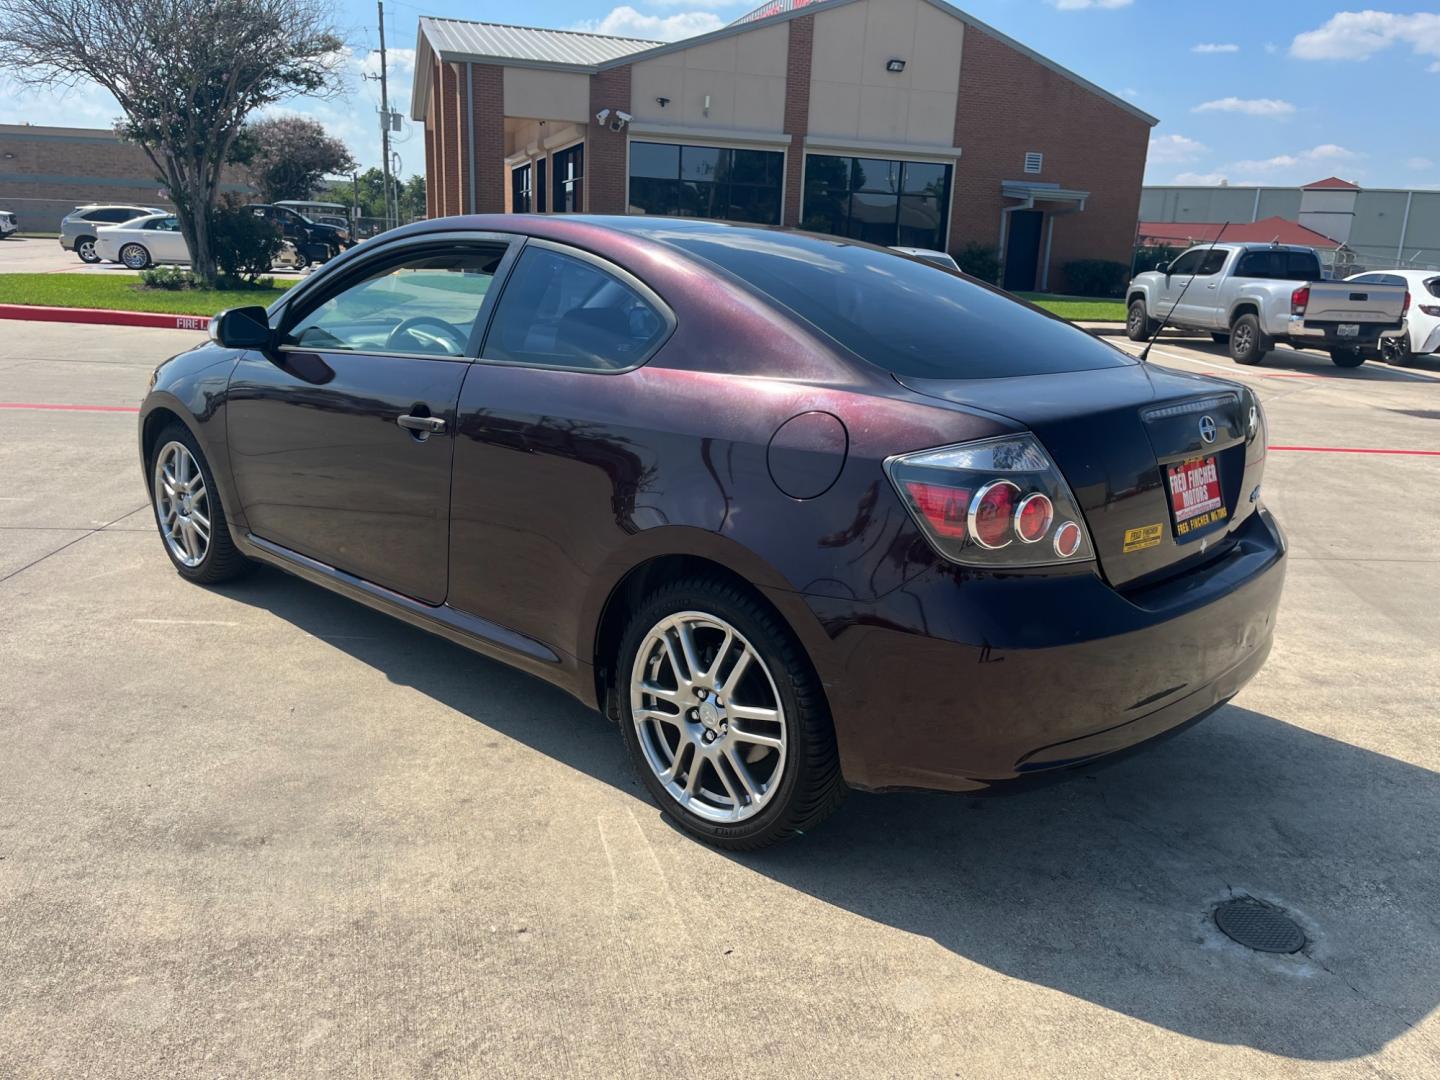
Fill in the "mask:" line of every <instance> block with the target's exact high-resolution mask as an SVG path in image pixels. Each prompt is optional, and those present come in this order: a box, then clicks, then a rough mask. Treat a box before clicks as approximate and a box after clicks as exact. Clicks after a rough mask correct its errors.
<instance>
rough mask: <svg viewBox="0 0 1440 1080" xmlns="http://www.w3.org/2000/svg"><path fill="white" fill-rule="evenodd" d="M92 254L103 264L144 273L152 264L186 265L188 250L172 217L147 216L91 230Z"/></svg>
mask: <svg viewBox="0 0 1440 1080" xmlns="http://www.w3.org/2000/svg"><path fill="white" fill-rule="evenodd" d="M95 254H96V255H99V256H100V258H102V259H104V260H106V261H107V262H118V263H124V264H125V265H126V266H128V267H129V268H130V269H131V270H144V269H145V268H146V267H147V266H150V265H152V264H154V263H189V262H190V249H189V248H188V247H186V246H185V237H184V236H183V235H182V234H181V232H180V223H179V222H178V221H177V220H175V215H174V214H147V215H146V216H145V217H141V218H136V219H134V220H133V221H127V222H125V224H123V225H109V226H104V227H102V228H99V229H96V230H95Z"/></svg>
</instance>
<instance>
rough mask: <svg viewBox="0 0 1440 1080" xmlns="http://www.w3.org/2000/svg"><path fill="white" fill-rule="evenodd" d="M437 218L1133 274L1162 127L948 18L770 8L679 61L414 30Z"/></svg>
mask: <svg viewBox="0 0 1440 1080" xmlns="http://www.w3.org/2000/svg"><path fill="white" fill-rule="evenodd" d="M412 110H413V117H414V119H415V120H417V121H424V125H425V152H426V179H427V182H428V183H427V193H428V198H429V207H428V209H429V212H430V214H431V215H433V216H438V215H445V214H460V213H472V212H474V213H493V212H500V211H511V212H544V213H563V212H581V211H583V212H588V213H596V214H623V213H633V214H667V215H687V216H698V217H709V218H721V219H727V220H732V221H748V222H759V223H764V224H777V225H778V224H784V225H791V226H801V227H804V228H807V229H812V230H815V231H820V232H829V233H835V234H838V235H843V236H850V237H855V238H859V239H863V240H867V241H871V242H874V243H879V244H901V245H906V246H911V247H925V248H938V249H947V250H951V251H958V250H960V249H962V248H963V247H964V246H965V245H966V244H967V243H971V242H978V243H981V244H985V245H991V246H993V247H995V248H996V249H997V251H998V252H999V254H1000V256H1001V259H1002V262H1003V283H1004V284H1005V286H1006V287H1007V288H1011V289H1034V288H1039V289H1051V290H1055V291H1063V290H1064V289H1065V287H1066V283H1065V280H1064V269H1063V268H1064V266H1065V264H1066V263H1067V262H1069V261H1071V260H1074V259H1082V258H1099V259H1112V260H1115V261H1117V262H1126V263H1128V262H1129V259H1130V251H1131V244H1132V242H1133V240H1134V235H1135V222H1136V219H1137V214H1138V210H1139V204H1140V189H1141V182H1142V176H1143V173H1144V169H1145V152H1146V147H1147V144H1148V141H1149V132H1150V128H1151V127H1152V126H1153V125H1154V124H1155V122H1156V121H1155V119H1154V118H1153V117H1151V116H1149V115H1147V114H1146V113H1144V112H1141V111H1140V110H1139V109H1137V108H1135V107H1134V106H1133V105H1130V104H1129V103H1128V102H1125V101H1123V100H1122V99H1120V98H1118V97H1115V96H1114V95H1112V94H1109V93H1107V92H1106V91H1104V90H1102V89H1100V88H1099V87H1098V86H1095V85H1093V84H1092V83H1089V82H1087V81H1086V80H1084V79H1082V78H1080V77H1079V76H1078V75H1076V74H1074V73H1073V72H1070V71H1067V70H1066V69H1064V68H1062V67H1060V66H1059V65H1058V64H1056V63H1054V62H1053V61H1050V60H1047V59H1046V58H1045V57H1043V56H1040V55H1038V54H1037V53H1035V52H1033V51H1032V50H1030V49H1027V48H1026V47H1025V46H1023V45H1021V44H1020V43H1019V42H1017V41H1015V40H1013V39H1011V38H1009V37H1007V36H1005V35H1004V34H1002V33H1000V32H999V31H997V30H995V29H993V28H991V27H989V26H987V25H986V24H984V23H982V22H980V21H979V20H978V19H975V18H973V17H972V16H970V15H968V14H966V13H965V12H963V11H960V10H958V9H956V8H954V7H951V6H950V5H949V4H946V3H943V2H940V0H817V2H812V3H808V4H807V3H804V2H803V0H778V2H775V3H770V4H767V5H766V6H765V7H762V8H760V9H758V10H756V11H754V12H751V13H750V14H749V15H746V16H745V17H743V18H742V19H740V20H738V21H737V22H735V23H732V24H731V25H730V26H727V27H725V28H723V29H720V30H717V31H714V32H712V33H709V34H704V35H702V36H699V37H695V38H690V39H687V40H684V41H679V42H673V43H668V44H664V43H657V42H652V41H636V40H632V39H626V38H616V37H608V36H604V35H600V34H587V33H576V32H571V31H562V30H543V29H535V28H531V27H519V26H503V25H498V24H494V23H479V22H466V21H461V20H454V19H437V18H422V19H421V20H420V28H419V35H418V48H417V55H416V62H415V85H414V93H413V96H412Z"/></svg>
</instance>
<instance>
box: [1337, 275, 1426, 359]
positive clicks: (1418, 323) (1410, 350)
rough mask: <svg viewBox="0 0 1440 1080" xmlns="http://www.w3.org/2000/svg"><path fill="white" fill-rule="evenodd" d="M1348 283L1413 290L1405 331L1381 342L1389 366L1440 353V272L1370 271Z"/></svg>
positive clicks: (1352, 278) (1349, 278)
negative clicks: (1424, 355)
mask: <svg viewBox="0 0 1440 1080" xmlns="http://www.w3.org/2000/svg"><path fill="white" fill-rule="evenodd" d="M1345 280H1346V281H1353V282H1356V283H1357V284H1360V285H1404V286H1405V288H1407V289H1408V290H1410V307H1409V309H1408V310H1407V311H1406V312H1405V332H1404V333H1403V334H1397V335H1395V336H1394V337H1384V338H1381V339H1380V348H1381V352H1382V354H1383V355H1384V357H1385V361H1386V362H1387V363H1390V364H1396V365H1398V366H1400V367H1404V366H1405V365H1406V364H1408V363H1410V358H1411V357H1412V356H1416V355H1420V354H1423V353H1437V352H1440V271H1436V270H1370V271H1368V272H1366V273H1364V274H1356V275H1355V276H1354V277H1348V278H1346V279H1345Z"/></svg>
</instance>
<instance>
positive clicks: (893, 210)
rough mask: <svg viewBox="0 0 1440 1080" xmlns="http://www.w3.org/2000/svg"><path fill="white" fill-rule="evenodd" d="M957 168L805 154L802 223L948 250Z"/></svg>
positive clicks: (805, 226)
mask: <svg viewBox="0 0 1440 1080" xmlns="http://www.w3.org/2000/svg"><path fill="white" fill-rule="evenodd" d="M950 171H951V166H949V165H940V164H937V163H935V162H928V161H889V160H885V159H883V158H859V157H857V158H849V157H833V156H831V155H829V154H808V155H806V157H805V208H804V212H803V214H802V216H801V222H800V227H801V228H802V229H808V230H809V231H811V232H824V233H833V234H834V235H836V236H848V237H850V238H851V239H854V240H864V241H866V242H867V243H871V244H884V245H886V246H893V245H897V244H898V245H900V246H901V247H917V248H931V249H933V250H936V251H944V250H945V238H946V224H947V218H948V208H949V205H950Z"/></svg>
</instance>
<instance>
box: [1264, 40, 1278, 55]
mask: <svg viewBox="0 0 1440 1080" xmlns="http://www.w3.org/2000/svg"><path fill="white" fill-rule="evenodd" d="M1265 51H1266V52H1267V53H1269V54H1270V55H1271V56H1274V55H1275V54H1276V53H1277V52H1279V51H1280V46H1279V45H1276V44H1275V43H1274V42H1273V41H1267V42H1265Z"/></svg>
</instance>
